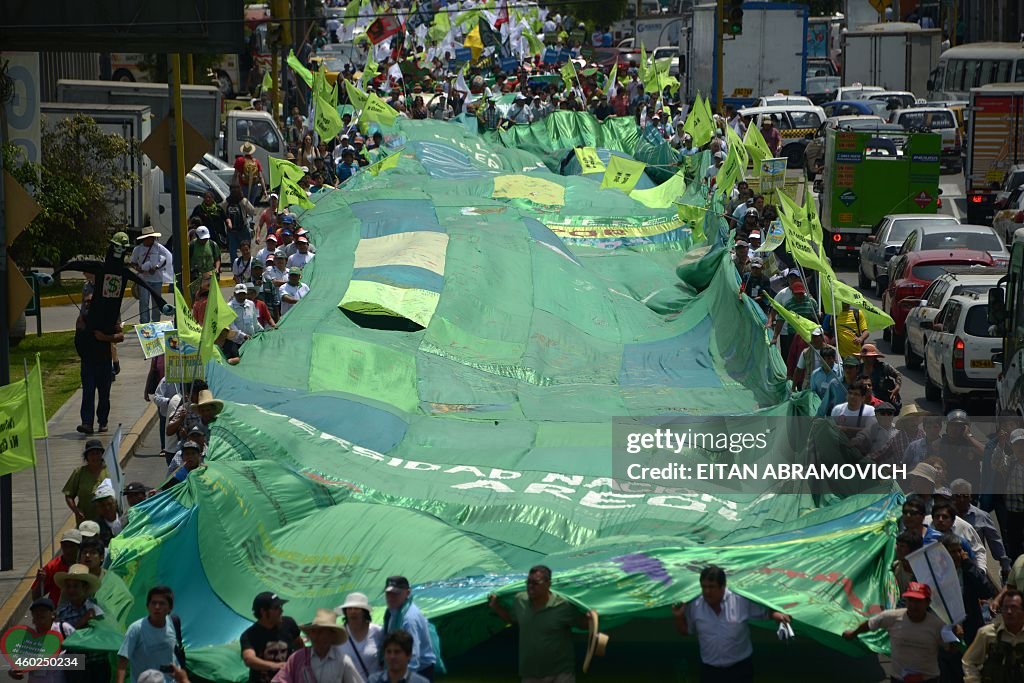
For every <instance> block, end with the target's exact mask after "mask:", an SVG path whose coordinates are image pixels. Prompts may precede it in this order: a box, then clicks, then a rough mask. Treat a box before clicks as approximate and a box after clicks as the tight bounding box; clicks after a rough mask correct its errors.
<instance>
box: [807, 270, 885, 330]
mask: <svg viewBox="0 0 1024 683" xmlns="http://www.w3.org/2000/svg"><path fill="white" fill-rule="evenodd" d="M833 292H834V293H835V299H836V301H838V302H841V303H847V304H850V305H851V306H853V307H854V308H858V309H860V312H861V313H862V314H863V315H864V324H865V325H867V327H868V329H869V330H874V331H876V332H877V331H879V330H884V329H885V328H887V327H889V326H891V325H893V324H894V321H893V319H892V316H890V315H889V314H888V313H886V312H885V311H883V310H882V309H881V308H879V307H878V306H876V305H874V304H873V303H871V302H870V301H868V300H867V299H865V298H864V295H863V294H861V293H860V292H858V291H857V290H856V289H854V288H853V287H851V286H850V285H848V284H846V283H845V282H843V281H841V280H840V279H839V278H838V277H836V274H835V273H834V272H833V271H832V269H831V268H829V269H828V270H825V271H822V273H821V304H822V307H823V308H824V310H825V312H826V313H835V308H834V307H833V306H832V295H833Z"/></svg>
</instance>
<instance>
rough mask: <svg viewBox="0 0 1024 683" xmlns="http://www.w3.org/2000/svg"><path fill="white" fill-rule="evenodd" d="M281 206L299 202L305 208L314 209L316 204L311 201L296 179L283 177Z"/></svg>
mask: <svg viewBox="0 0 1024 683" xmlns="http://www.w3.org/2000/svg"><path fill="white" fill-rule="evenodd" d="M280 194H281V202H280V203H281V208H282V209H283V208H285V207H286V206H291V205H292V204H298V205H299V206H300V207H302V208H303V209H312V208H313V207H314V206H316V205H315V204H314V203H313V202H311V201H309V197H308V196H307V195H306V191H305V190H303V189H302V188H301V187H299V186H298V185H297V184H296V182H295V181H294V180H291V179H289V178H287V177H284V178H281V192H280Z"/></svg>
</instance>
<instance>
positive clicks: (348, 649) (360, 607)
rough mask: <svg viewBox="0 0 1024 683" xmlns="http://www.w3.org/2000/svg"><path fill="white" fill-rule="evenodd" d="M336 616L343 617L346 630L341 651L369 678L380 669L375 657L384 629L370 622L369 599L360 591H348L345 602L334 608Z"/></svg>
mask: <svg viewBox="0 0 1024 683" xmlns="http://www.w3.org/2000/svg"><path fill="white" fill-rule="evenodd" d="M334 611H335V613H336V614H338V616H340V617H343V620H344V622H345V630H346V631H348V642H346V643H345V644H344V645H343V646H342V647H341V650H342V652H345V653H346V654H348V655H349V656H350V657H352V659H353V660H354V661H355V663H356V668H357V669H359V672H360V673H361V674H362V675H363V678H369V677H370V676H371V675H373V674H375V673H377V672H378V671H380V670H381V667H380V661H379V660H378V658H377V655H378V653H379V652H380V644H381V641H382V640H384V629H382V628H381V627H380V625H379V624H374V623H371V612H372V610H371V608H370V601H369V600H368V599H367V597H366V596H365V595H364V594H362V593H349V594H348V595H346V596H345V602H343V603H342V604H340V605H338V606H337V607H336V608H334Z"/></svg>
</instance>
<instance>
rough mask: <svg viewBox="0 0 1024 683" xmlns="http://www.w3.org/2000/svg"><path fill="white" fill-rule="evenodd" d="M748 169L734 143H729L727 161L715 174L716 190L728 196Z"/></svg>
mask: <svg viewBox="0 0 1024 683" xmlns="http://www.w3.org/2000/svg"><path fill="white" fill-rule="evenodd" d="M746 169H747V166H746V164H743V163H742V162H741V161H740V154H739V152H737V151H736V149H735V148H734V147H733V146H732V145H729V152H728V153H727V154H726V155H725V161H724V162H723V163H722V167H721V168H720V169H718V174H717V175H716V176H715V189H716V191H718V192H721V193H722V195H723V196H724V197H728V196H729V193H730V192H732V188H733V186H734V185H735V184H736V183H737V182H738V181H740V180H742V179H743V173H744V171H746Z"/></svg>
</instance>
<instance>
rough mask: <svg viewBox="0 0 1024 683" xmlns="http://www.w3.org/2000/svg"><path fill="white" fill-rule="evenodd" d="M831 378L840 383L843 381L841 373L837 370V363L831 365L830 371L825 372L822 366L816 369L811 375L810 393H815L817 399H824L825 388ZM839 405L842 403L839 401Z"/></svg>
mask: <svg viewBox="0 0 1024 683" xmlns="http://www.w3.org/2000/svg"><path fill="white" fill-rule="evenodd" d="M833 376H834V377H835V378H836V379H837V380H839V381H840V382H842V381H843V372H842V370H841V369H840V368H839V364H838V363H833V364H832V369H831V370H827V371H826V370H825V366H824V365H822V366H820V367H818V368H816V369H815V370H814V372H812V373H811V383H810V387H811V391H813V392H814V393H816V394H817V395H818V397H819V398H821V399H824V398H825V390H826V387H827V385H828V383H829V381H830V380H831V379H832V377H833ZM840 403H842V401H840Z"/></svg>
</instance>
